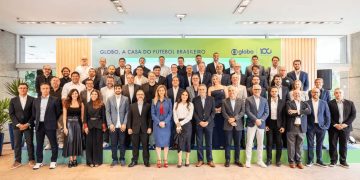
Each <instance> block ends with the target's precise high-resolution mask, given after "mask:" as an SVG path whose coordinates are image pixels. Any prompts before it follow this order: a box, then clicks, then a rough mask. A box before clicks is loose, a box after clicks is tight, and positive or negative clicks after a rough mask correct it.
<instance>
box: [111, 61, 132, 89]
mask: <svg viewBox="0 0 360 180" xmlns="http://www.w3.org/2000/svg"><path fill="white" fill-rule="evenodd" d="M118 63H119V67H117V68H116V69H115V75H116V76H119V77H121V76H122V75H124V74H126V73H125V71H126V59H125V58H123V57H121V58H119V62H118ZM130 73H131V66H130ZM123 82H124V81H123ZM123 84H125V83H123Z"/></svg>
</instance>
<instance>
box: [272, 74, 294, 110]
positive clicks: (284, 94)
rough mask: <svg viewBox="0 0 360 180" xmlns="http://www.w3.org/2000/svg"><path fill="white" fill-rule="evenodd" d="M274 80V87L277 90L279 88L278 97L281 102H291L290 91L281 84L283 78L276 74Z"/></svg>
mask: <svg viewBox="0 0 360 180" xmlns="http://www.w3.org/2000/svg"><path fill="white" fill-rule="evenodd" d="M273 80H274V86H275V87H276V88H278V96H279V98H280V99H281V100H283V101H284V102H285V103H286V102H287V101H290V94H289V89H288V88H287V87H284V86H283V85H282V84H281V83H282V79H281V76H280V75H279V74H276V75H275V76H274V77H273Z"/></svg>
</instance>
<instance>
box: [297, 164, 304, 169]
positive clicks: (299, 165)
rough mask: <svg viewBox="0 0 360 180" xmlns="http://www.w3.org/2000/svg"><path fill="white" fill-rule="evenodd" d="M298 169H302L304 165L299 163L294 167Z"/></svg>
mask: <svg viewBox="0 0 360 180" xmlns="http://www.w3.org/2000/svg"><path fill="white" fill-rule="evenodd" d="M296 166H297V167H298V168H299V169H304V165H303V164H302V163H299V164H297V165H296Z"/></svg>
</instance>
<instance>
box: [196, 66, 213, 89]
mask: <svg viewBox="0 0 360 180" xmlns="http://www.w3.org/2000/svg"><path fill="white" fill-rule="evenodd" d="M197 74H198V75H199V77H200V84H205V85H206V86H207V87H209V86H211V74H210V73H209V72H206V71H205V63H204V62H201V63H200V64H199V71H198V72H197Z"/></svg>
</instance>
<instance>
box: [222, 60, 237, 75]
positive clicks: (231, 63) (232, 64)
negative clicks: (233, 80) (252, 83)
mask: <svg viewBox="0 0 360 180" xmlns="http://www.w3.org/2000/svg"><path fill="white" fill-rule="evenodd" d="M235 64H236V61H235V59H234V58H231V59H229V66H230V67H229V68H227V69H225V72H224V73H225V74H233V73H235Z"/></svg>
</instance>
